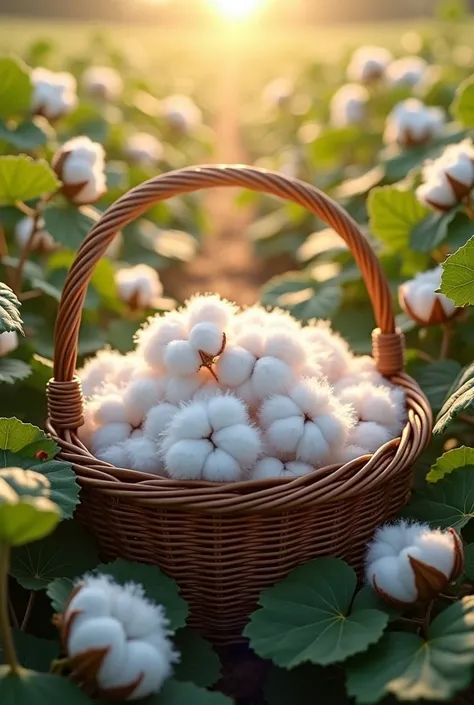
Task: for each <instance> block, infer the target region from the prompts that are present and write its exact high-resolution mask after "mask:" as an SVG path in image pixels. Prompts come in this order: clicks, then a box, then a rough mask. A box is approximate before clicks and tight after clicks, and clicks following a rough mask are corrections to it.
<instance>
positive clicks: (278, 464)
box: [252, 457, 314, 480]
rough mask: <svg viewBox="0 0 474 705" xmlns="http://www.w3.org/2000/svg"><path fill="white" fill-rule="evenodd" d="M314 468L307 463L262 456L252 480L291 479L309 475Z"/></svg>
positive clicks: (253, 472)
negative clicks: (284, 461)
mask: <svg viewBox="0 0 474 705" xmlns="http://www.w3.org/2000/svg"><path fill="white" fill-rule="evenodd" d="M313 470H314V468H312V467H311V465H307V464H306V463H300V462H298V461H290V462H286V463H283V462H282V461H281V460H278V458H271V457H267V458H262V459H261V460H259V461H258V463H257V464H256V465H255V467H254V469H253V471H252V480H270V479H273V478H285V479H291V478H294V477H300V476H301V475H307V474H308V473H310V472H313Z"/></svg>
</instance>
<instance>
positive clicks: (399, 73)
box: [385, 55, 429, 88]
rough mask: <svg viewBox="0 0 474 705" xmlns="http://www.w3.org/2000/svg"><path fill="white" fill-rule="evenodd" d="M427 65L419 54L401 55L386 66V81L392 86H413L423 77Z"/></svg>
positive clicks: (421, 80) (427, 68) (426, 70)
mask: <svg viewBox="0 0 474 705" xmlns="http://www.w3.org/2000/svg"><path fill="white" fill-rule="evenodd" d="M428 70H429V66H428V64H427V62H426V61H425V60H424V59H423V58H422V57H421V56H415V55H413V56H402V57H401V58H400V59H395V60H394V61H392V62H391V63H390V64H389V65H388V66H387V68H386V71H385V78H386V80H387V83H388V84H389V85H390V86H392V87H394V88H404V87H406V88H414V87H415V86H417V85H418V84H420V83H422V82H423V80H424V79H425V77H426V75H427V72H428Z"/></svg>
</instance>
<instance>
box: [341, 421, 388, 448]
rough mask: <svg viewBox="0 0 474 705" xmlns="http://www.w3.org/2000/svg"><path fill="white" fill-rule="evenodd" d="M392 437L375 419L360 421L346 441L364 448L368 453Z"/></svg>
mask: <svg viewBox="0 0 474 705" xmlns="http://www.w3.org/2000/svg"><path fill="white" fill-rule="evenodd" d="M392 438H393V436H392V435H391V433H390V431H389V430H388V429H387V428H385V427H384V426H381V425H380V424H378V423H376V422H375V421H361V422H360V423H358V424H357V426H355V427H354V428H353V429H352V431H351V432H350V433H349V439H348V442H349V444H350V445H356V446H359V447H360V448H364V449H365V450H366V452H368V453H375V451H376V450H378V449H379V448H380V446H383V445H384V444H385V443H388V441H390V440H391V439H392Z"/></svg>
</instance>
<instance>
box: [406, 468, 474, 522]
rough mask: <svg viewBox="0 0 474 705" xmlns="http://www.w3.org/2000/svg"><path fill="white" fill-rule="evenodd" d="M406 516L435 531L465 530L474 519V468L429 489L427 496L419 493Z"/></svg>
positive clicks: (461, 469) (466, 469)
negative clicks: (428, 525) (427, 525)
mask: <svg viewBox="0 0 474 705" xmlns="http://www.w3.org/2000/svg"><path fill="white" fill-rule="evenodd" d="M402 515H403V516H405V517H410V518H412V519H416V520H417V521H422V522H425V521H426V522H428V523H429V524H431V525H432V526H433V527H434V528H438V527H440V528H441V529H448V528H449V527H452V528H453V529H462V528H463V527H464V526H466V524H467V523H468V522H469V520H470V519H472V518H473V517H474V465H467V466H466V467H464V468H459V470H457V471H456V472H455V473H451V474H449V475H446V476H445V477H443V478H442V479H441V480H439V481H438V482H436V483H435V484H431V485H428V486H427V487H426V489H425V491H424V492H423V494H418V493H415V494H414V495H413V496H412V500H411V502H410V503H409V504H408V506H407V507H406V508H405V509H404V510H403V511H402Z"/></svg>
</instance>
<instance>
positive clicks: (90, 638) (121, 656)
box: [68, 617, 127, 681]
mask: <svg viewBox="0 0 474 705" xmlns="http://www.w3.org/2000/svg"><path fill="white" fill-rule="evenodd" d="M96 649H107V652H106V654H105V656H104V658H103V660H102V661H101V665H100V669H99V673H98V677H99V679H101V678H103V679H104V680H105V681H107V679H108V678H111V677H112V674H115V673H117V672H120V671H121V670H122V669H123V668H124V666H125V662H126V658H127V648H126V640H125V632H124V630H123V627H122V625H121V624H119V622H117V621H116V620H115V619H112V618H111V617H97V618H95V619H87V620H83V621H82V623H80V624H78V625H77V626H75V628H74V629H71V633H70V636H69V638H68V654H69V656H70V657H72V658H74V657H77V656H80V655H81V654H85V653H87V652H88V651H91V650H96Z"/></svg>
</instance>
